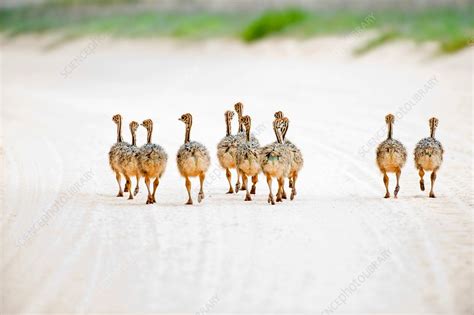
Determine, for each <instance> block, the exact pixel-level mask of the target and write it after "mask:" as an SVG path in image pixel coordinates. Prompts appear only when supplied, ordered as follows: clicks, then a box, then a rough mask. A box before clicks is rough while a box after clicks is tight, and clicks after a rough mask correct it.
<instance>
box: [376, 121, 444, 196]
mask: <svg viewBox="0 0 474 315" xmlns="http://www.w3.org/2000/svg"><path fill="white" fill-rule="evenodd" d="M385 122H386V123H387V126H388V136H387V140H385V141H383V142H382V143H381V144H380V145H379V146H378V147H377V165H378V167H379V169H380V171H381V172H382V173H383V182H384V184H385V191H386V193H385V198H390V192H389V191H388V183H389V180H388V176H387V173H395V174H396V177H397V185H396V186H395V191H394V196H395V198H397V195H398V192H399V191H400V175H401V172H402V168H403V166H404V165H405V162H406V160H407V150H406V149H405V147H404V146H403V144H402V143H401V142H400V141H398V140H395V139H393V138H392V131H393V124H394V122H395V116H393V115H392V114H388V115H387V116H385ZM429 126H430V136H429V137H427V138H423V139H421V140H420V141H419V142H418V143H417V145H416V147H415V152H414V156H415V167H416V169H417V170H418V174H419V175H420V189H421V190H422V191H424V190H425V182H424V179H423V177H424V176H425V172H426V171H428V172H429V171H431V190H430V194H429V197H430V198H436V196H435V194H434V190H433V188H434V183H435V181H436V173H437V172H438V170H439V168H440V167H441V164H442V163H443V154H444V149H443V146H442V145H441V143H440V142H439V141H438V140H436V139H435V131H436V128H437V127H438V119H437V118H435V117H433V118H430V119H429Z"/></svg>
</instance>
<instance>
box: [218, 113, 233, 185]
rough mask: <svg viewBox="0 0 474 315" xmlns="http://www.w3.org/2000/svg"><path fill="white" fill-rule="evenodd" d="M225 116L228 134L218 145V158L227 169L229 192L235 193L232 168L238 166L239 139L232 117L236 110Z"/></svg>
mask: <svg viewBox="0 0 474 315" xmlns="http://www.w3.org/2000/svg"><path fill="white" fill-rule="evenodd" d="M224 117H225V123H226V136H225V137H224V138H223V139H222V140H221V141H220V142H219V144H218V145H217V158H218V160H219V163H220V165H221V167H222V168H224V169H225V171H226V176H227V180H228V181H229V191H228V192H227V193H228V194H233V193H234V189H233V188H232V173H231V172H230V170H231V169H233V168H236V161H237V160H236V159H237V145H238V139H237V137H236V136H235V135H233V134H232V118H233V117H234V112H232V111H226V112H225V114H224ZM237 177H238V176H237Z"/></svg>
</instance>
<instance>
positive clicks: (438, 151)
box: [415, 117, 444, 198]
mask: <svg viewBox="0 0 474 315" xmlns="http://www.w3.org/2000/svg"><path fill="white" fill-rule="evenodd" d="M429 124H430V130H431V134H430V136H429V137H428V138H424V139H421V140H420V141H419V142H418V143H417V145H416V147H415V166H416V168H417V169H418V174H419V175H420V189H421V190H422V191H425V182H424V180H423V176H424V175H425V171H431V190H430V198H436V196H435V194H434V191H433V186H434V183H435V180H436V172H438V170H439V168H440V167H441V164H442V163H443V154H444V149H443V146H442V145H441V142H439V141H438V140H436V139H435V131H436V127H438V119H437V118H435V117H433V118H431V119H430V120H429Z"/></svg>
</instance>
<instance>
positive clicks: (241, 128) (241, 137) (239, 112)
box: [234, 102, 260, 195]
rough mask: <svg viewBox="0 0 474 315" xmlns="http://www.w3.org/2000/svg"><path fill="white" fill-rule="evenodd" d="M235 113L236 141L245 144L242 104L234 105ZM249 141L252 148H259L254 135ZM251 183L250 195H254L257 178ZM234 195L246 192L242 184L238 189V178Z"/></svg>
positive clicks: (245, 135)
mask: <svg viewBox="0 0 474 315" xmlns="http://www.w3.org/2000/svg"><path fill="white" fill-rule="evenodd" d="M234 109H235V112H236V113H237V116H238V121H239V132H238V133H237V140H238V142H239V143H245V142H247V134H246V132H245V130H244V124H243V123H242V117H243V116H244V104H242V103H241V102H238V103H237V104H235V105H234ZM250 141H251V142H252V145H253V146H256V147H260V143H259V141H258V139H257V138H256V137H255V136H254V135H252V134H251V135H250ZM252 181H253V182H254V186H253V187H252V191H251V192H250V194H252V195H254V194H255V193H256V186H255V183H256V182H257V181H258V178H255V177H253V178H252ZM235 187H236V193H238V192H239V190H247V187H246V186H245V184H244V183H242V187H240V178H237V184H236V186H235Z"/></svg>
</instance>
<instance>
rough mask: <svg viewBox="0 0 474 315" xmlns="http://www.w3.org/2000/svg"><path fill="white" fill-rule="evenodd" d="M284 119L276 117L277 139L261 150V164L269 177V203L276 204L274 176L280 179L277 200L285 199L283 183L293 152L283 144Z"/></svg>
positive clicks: (274, 124)
mask: <svg viewBox="0 0 474 315" xmlns="http://www.w3.org/2000/svg"><path fill="white" fill-rule="evenodd" d="M282 124H283V120H282V119H275V121H274V122H273V131H274V132H275V135H276V139H277V141H276V142H274V143H271V144H269V145H266V146H264V147H263V148H261V150H260V166H261V168H262V171H263V173H264V174H265V176H266V178H267V183H268V188H269V189H270V194H269V195H268V203H271V204H272V205H274V204H275V200H274V198H273V190H272V182H273V178H276V179H277V180H278V193H277V202H281V201H283V200H282V199H283V198H282V197H283V196H282V195H283V185H284V184H285V178H287V177H288V175H289V174H290V167H291V154H290V151H289V150H288V147H287V146H285V145H284V144H283V137H282V135H281V128H282Z"/></svg>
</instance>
